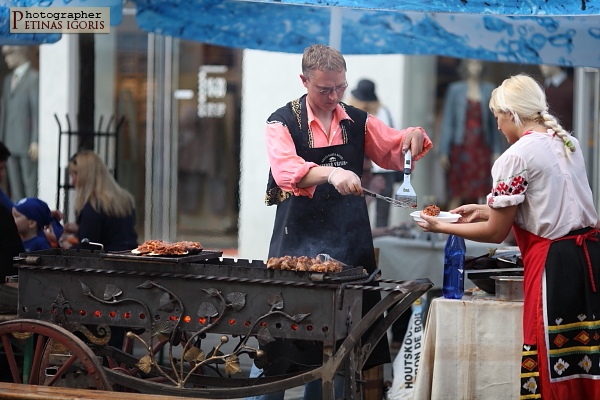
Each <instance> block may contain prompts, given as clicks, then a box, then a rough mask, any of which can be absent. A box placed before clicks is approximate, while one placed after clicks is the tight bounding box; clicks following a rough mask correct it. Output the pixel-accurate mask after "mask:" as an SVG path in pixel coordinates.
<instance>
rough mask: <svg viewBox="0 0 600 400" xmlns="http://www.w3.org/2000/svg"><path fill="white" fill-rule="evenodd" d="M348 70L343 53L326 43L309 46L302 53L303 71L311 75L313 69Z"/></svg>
mask: <svg viewBox="0 0 600 400" xmlns="http://www.w3.org/2000/svg"><path fill="white" fill-rule="evenodd" d="M316 70H319V71H335V72H346V60H345V59H344V56H343V55H342V53H340V52H339V51H338V50H336V49H334V48H333V47H329V46H325V45H324V44H315V45H312V46H309V47H307V48H306V49H305V50H304V54H303V55H302V73H303V74H304V75H310V73H311V72H312V71H316Z"/></svg>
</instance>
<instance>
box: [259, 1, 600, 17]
mask: <svg viewBox="0 0 600 400" xmlns="http://www.w3.org/2000/svg"><path fill="white" fill-rule="evenodd" d="M248 1H255V2H263V3H286V4H296V5H309V6H329V7H348V8H356V9H366V10H391V11H418V12H426V13H441V12H442V13H443V12H448V13H470V14H497V15H528V16H532V15H592V14H598V13H600V2H599V1H598V0H578V1H573V0H445V1H441V0H401V1H398V0H248Z"/></svg>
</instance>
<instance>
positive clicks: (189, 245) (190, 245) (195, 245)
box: [176, 240, 203, 253]
mask: <svg viewBox="0 0 600 400" xmlns="http://www.w3.org/2000/svg"><path fill="white" fill-rule="evenodd" d="M176 244H179V245H181V246H183V247H185V249H186V250H187V251H189V252H190V253H191V252H194V251H196V252H198V251H201V250H203V248H202V245H201V244H200V242H190V241H189V240H184V241H182V242H177V243H176Z"/></svg>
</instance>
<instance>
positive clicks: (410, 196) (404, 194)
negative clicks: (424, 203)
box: [394, 149, 417, 208]
mask: <svg viewBox="0 0 600 400" xmlns="http://www.w3.org/2000/svg"><path fill="white" fill-rule="evenodd" d="M411 172H412V156H411V154H410V149H408V150H407V151H406V153H405V154H404V182H402V185H401V186H400V188H399V189H398V190H397V191H396V194H395V195H394V200H396V201H397V204H394V205H396V206H397V207H404V208H417V193H415V189H413V187H412V185H411V184H410V174H411Z"/></svg>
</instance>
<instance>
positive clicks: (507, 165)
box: [418, 75, 600, 399]
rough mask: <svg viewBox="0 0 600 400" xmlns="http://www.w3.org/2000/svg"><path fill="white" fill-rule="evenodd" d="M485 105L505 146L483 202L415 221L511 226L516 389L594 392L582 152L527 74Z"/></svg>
mask: <svg viewBox="0 0 600 400" xmlns="http://www.w3.org/2000/svg"><path fill="white" fill-rule="evenodd" d="M489 106H490V109H491V110H492V112H493V113H494V116H495V118H496V122H497V124H498V129H499V130H501V131H502V133H503V134H504V136H505V137H506V139H507V140H508V143H510V144H511V147H510V148H508V150H506V151H505V152H504V153H503V154H502V155H501V156H500V157H499V158H498V160H496V162H495V163H494V166H493V167H492V178H493V182H494V183H493V186H492V190H491V193H490V194H488V196H487V204H486V205H474V204H470V205H465V206H461V207H458V208H457V209H455V210H452V212H456V213H459V214H461V219H460V220H459V222H465V223H458V224H448V223H439V222H438V221H436V219H435V217H434V218H432V217H428V216H427V215H424V214H423V213H421V217H422V218H423V219H424V220H425V222H418V224H419V225H420V226H421V228H423V229H424V230H425V231H431V232H441V233H448V234H453V235H459V236H462V237H464V238H466V239H470V240H475V241H480V242H495V243H501V242H502V241H503V240H504V239H505V238H506V236H507V235H508V233H509V232H510V230H511V227H512V228H513V231H514V233H515V237H516V239H517V244H518V245H519V249H520V250H521V254H522V256H523V263H524V266H525V268H524V269H525V280H524V294H525V300H524V307H523V309H524V312H523V343H524V346H523V362H522V364H521V365H522V366H523V368H522V369H521V371H522V373H521V384H520V390H521V398H531V399H533V398H535V399H539V398H542V399H598V398H600V354H599V353H598V348H599V347H600V230H598V229H597V223H598V213H597V212H596V209H595V207H594V200H593V195H592V190H591V189H590V185H589V183H588V180H587V175H586V168H585V162H584V159H583V152H582V151H581V147H580V145H579V142H578V141H577V139H576V138H575V137H574V136H571V135H570V134H569V133H568V132H566V131H565V130H564V129H563V127H562V126H561V125H560V124H559V123H558V121H557V120H556V117H555V116H553V115H552V114H550V113H549V112H548V105H547V103H546V96H545V93H544V90H543V89H542V88H541V86H540V85H539V84H538V83H537V82H536V81H535V80H533V79H532V78H531V77H529V76H527V75H516V76H513V77H511V78H509V79H506V80H505V81H504V82H503V83H502V85H500V86H499V87H498V88H496V89H494V91H493V92H492V96H491V99H490V102H489ZM499 334H500V333H499ZM515 389H516V388H515Z"/></svg>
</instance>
